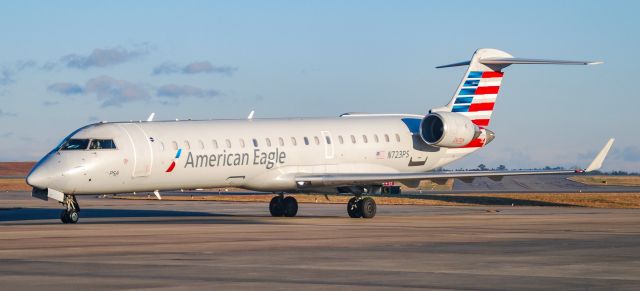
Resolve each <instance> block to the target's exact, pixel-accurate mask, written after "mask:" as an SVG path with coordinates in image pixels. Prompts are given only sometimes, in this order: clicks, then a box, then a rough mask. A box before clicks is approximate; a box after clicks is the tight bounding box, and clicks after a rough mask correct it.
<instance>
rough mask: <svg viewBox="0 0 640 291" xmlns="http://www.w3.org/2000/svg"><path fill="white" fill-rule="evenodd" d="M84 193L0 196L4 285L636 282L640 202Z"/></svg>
mask: <svg viewBox="0 0 640 291" xmlns="http://www.w3.org/2000/svg"><path fill="white" fill-rule="evenodd" d="M79 202H80V204H81V206H82V207H83V209H82V212H81V220H80V223H78V224H76V225H63V224H61V223H60V222H59V219H58V214H59V211H60V206H59V205H58V204H57V203H54V202H52V201H49V202H44V201H40V200H37V199H32V198H31V197H30V196H29V193H26V192H5V193H0V289H3V290H16V289H20V290H25V289H26V290H34V289H40V290H42V289H46V290H70V289H81V290H85V289H91V290H100V289H175V290H178V289H180V290H182V289H195V288H198V289H205V288H206V289H213V288H216V289H222V290H226V289H247V290H256V289H261V290H263V289H303V288H304V289H305V290H316V289H317V290H327V289H350V290H351V289H352V290H378V289H380V290H381V289H393V290H397V289H442V290H444V289H473V290H523V289H554V290H574V289H580V290H583V289H596V290H625V289H626V290H639V289H640V210H630V209H590V208H574V207H489V206H482V207H477V206H474V207H472V206H469V207H465V206H463V207H424V206H389V205H380V206H379V207H378V215H377V216H376V217H375V218H374V219H369V220H365V219H350V218H347V217H346V213H345V212H346V211H345V208H346V207H345V206H344V205H341V204H329V205H327V204H301V205H300V212H299V214H300V216H299V217H296V218H273V217H270V216H269V214H268V210H267V205H265V204H264V203H228V202H204V201H197V202H196V201H193V202H192V201H180V202H178V201H127V200H114V199H98V198H95V197H80V198H79Z"/></svg>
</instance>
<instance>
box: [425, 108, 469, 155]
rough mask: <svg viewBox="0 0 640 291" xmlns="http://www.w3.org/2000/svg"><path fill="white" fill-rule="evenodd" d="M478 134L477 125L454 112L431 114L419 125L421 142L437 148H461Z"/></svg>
mask: <svg viewBox="0 0 640 291" xmlns="http://www.w3.org/2000/svg"><path fill="white" fill-rule="evenodd" d="M480 134H481V131H480V128H478V126H477V125H475V124H474V123H473V122H471V120H469V118H467V117H466V116H464V115H461V114H458V113H455V112H432V113H429V114H428V115H427V116H425V117H424V119H422V122H421V123H420V137H422V140H424V142H426V143H427V144H429V145H432V146H437V147H446V148H459V147H463V146H465V145H467V144H469V143H470V142H471V141H472V140H474V139H476V138H477V137H478V136H480Z"/></svg>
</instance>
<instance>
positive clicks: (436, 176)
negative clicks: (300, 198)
mask: <svg viewBox="0 0 640 291" xmlns="http://www.w3.org/2000/svg"><path fill="white" fill-rule="evenodd" d="M613 141H614V139H613V138H612V139H610V140H609V141H608V142H607V144H606V145H605V146H604V147H603V148H602V150H600V152H599V153H598V155H596V157H595V159H594V160H593V161H592V162H591V164H590V165H589V166H588V167H587V168H586V169H585V170H559V171H555V170H550V171H547V170H541V171H454V172H418V173H333V174H332V173H327V174H310V175H301V176H297V177H296V183H297V185H298V186H299V187H301V188H312V187H325V186H354V185H367V184H381V183H383V182H389V181H398V182H403V181H418V180H440V179H442V180H444V179H450V178H456V179H461V180H471V179H473V178H480V177H488V178H491V179H494V180H499V179H501V178H502V177H506V176H524V175H550V174H571V173H584V172H591V171H595V170H598V169H600V167H601V166H602V162H603V161H604V159H605V157H606V156H607V153H608V152H609V150H610V149H611V146H612V145H613Z"/></svg>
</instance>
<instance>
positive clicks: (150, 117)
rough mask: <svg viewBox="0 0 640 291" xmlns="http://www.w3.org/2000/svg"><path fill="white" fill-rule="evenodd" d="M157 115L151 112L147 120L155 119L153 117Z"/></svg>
mask: <svg viewBox="0 0 640 291" xmlns="http://www.w3.org/2000/svg"><path fill="white" fill-rule="evenodd" d="M154 116H156V113H155V112H151V114H150V115H149V117H148V118H147V121H153V117H154Z"/></svg>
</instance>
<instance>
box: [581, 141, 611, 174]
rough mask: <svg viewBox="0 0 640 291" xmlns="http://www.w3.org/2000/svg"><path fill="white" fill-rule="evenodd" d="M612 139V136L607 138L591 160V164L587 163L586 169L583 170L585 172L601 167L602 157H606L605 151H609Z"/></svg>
mask: <svg viewBox="0 0 640 291" xmlns="http://www.w3.org/2000/svg"><path fill="white" fill-rule="evenodd" d="M613 141H615V139H614V138H611V139H609V141H608V142H607V144H606V145H604V147H603V148H602V149H601V150H600V152H599V153H598V155H597V156H596V158H595V159H593V161H592V162H591V164H589V166H588V167H587V169H586V170H584V171H585V172H591V171H595V170H598V169H600V167H602V162H603V161H604V158H606V157H607V153H609V150H610V149H611V146H612V145H613Z"/></svg>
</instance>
